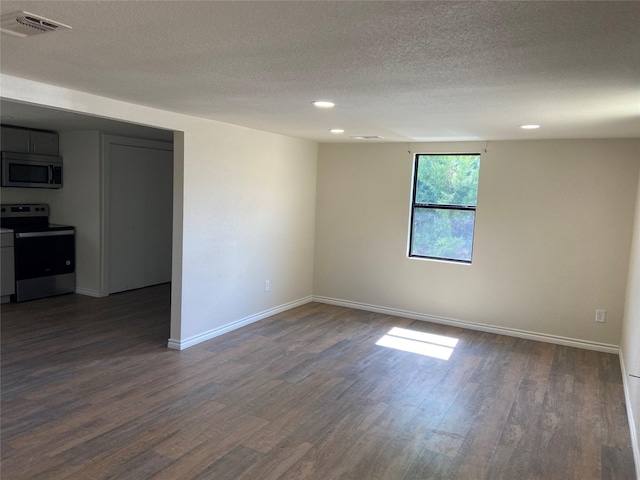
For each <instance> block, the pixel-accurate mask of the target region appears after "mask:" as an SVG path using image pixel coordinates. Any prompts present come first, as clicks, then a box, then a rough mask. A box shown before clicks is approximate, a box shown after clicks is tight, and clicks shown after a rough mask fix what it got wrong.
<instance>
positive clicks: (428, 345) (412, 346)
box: [376, 327, 458, 360]
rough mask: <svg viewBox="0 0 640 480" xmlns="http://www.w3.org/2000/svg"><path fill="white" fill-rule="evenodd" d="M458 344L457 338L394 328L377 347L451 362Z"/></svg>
mask: <svg viewBox="0 0 640 480" xmlns="http://www.w3.org/2000/svg"><path fill="white" fill-rule="evenodd" d="M457 344H458V339H457V338H452V337H445V336H443V335H434V334H432V333H426V332H416V331H414V330H408V329H406V328H399V327H393V328H392V329H391V330H389V332H388V333H387V334H386V335H385V336H384V337H382V338H381V339H380V340H378V341H377V342H376V345H379V346H381V347H387V348H393V349H395V350H402V351H405V352H409V353H417V354H419V355H424V356H427V357H433V358H439V359H441V360H449V357H450V356H451V354H452V353H453V349H454V348H455V346H456V345H457Z"/></svg>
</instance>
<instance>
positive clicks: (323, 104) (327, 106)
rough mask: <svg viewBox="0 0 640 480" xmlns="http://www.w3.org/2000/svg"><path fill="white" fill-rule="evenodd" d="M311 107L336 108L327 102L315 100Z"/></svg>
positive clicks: (333, 104)
mask: <svg viewBox="0 0 640 480" xmlns="http://www.w3.org/2000/svg"><path fill="white" fill-rule="evenodd" d="M313 105H314V106H316V107H318V108H333V107H335V106H336V104H335V103H333V102H328V101H326V100H316V101H315V102H313Z"/></svg>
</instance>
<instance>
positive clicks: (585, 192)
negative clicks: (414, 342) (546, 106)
mask: <svg viewBox="0 0 640 480" xmlns="http://www.w3.org/2000/svg"><path fill="white" fill-rule="evenodd" d="M638 144H639V143H638V140H593V141H591V140H586V141H584V140H580V141H577V140H576V141H573V140H562V141H522V142H489V143H488V144H485V142H482V143H449V144H412V145H410V146H408V145H406V144H405V145H401V144H378V145H375V144H371V145H346V144H331V145H330V144H326V145H321V146H320V150H319V160H318V187H317V189H318V197H317V223H316V231H317V234H316V255H315V273H314V294H315V295H317V296H321V297H328V298H330V299H339V300H347V301H350V302H357V303H361V304H365V305H374V306H381V307H386V308H389V309H397V310H403V311H409V312H416V313H419V314H424V315H431V316H436V317H444V318H449V319H456V320H461V321H465V322H474V323H479V324H486V325H491V326H495V327H500V328H510V329H518V330H525V331H530V332H535V333H538V334H542V335H551V336H557V337H566V338H572V339H578V340H583V341H588V342H595V343H599V344H606V345H618V344H619V341H620V334H621V330H622V316H623V309H624V297H625V286H626V278H627V267H628V259H629V248H630V239H631V229H632V222H633V209H634V199H635V192H636V189H637V178H638V169H639V167H640V159H639V158H638V155H637V150H638ZM485 147H486V150H487V151H486V152H484V149H485ZM409 149H410V150H411V151H412V153H408V150H409ZM416 152H418V153H430V152H481V153H482V161H481V166H480V183H479V192H478V210H477V219H476V230H475V243H474V257H473V264H472V265H461V264H453V263H445V262H437V261H429V260H419V259H409V258H407V256H406V254H407V236H408V224H409V201H410V192H411V176H412V154H413V153H416ZM596 309H605V310H606V311H607V323H605V324H596V323H595V321H594V317H595V310H596Z"/></svg>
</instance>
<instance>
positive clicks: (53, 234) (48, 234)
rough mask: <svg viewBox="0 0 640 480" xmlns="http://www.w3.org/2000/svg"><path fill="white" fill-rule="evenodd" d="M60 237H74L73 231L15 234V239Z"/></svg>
mask: <svg viewBox="0 0 640 480" xmlns="http://www.w3.org/2000/svg"><path fill="white" fill-rule="evenodd" d="M62 235H75V230H56V231H54V232H21V233H16V238H36V237H59V236H62Z"/></svg>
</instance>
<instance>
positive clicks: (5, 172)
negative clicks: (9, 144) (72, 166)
mask: <svg viewBox="0 0 640 480" xmlns="http://www.w3.org/2000/svg"><path fill="white" fill-rule="evenodd" d="M2 186H3V187H29V188H62V157H54V156H49V155H33V154H29V153H13V152H2Z"/></svg>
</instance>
